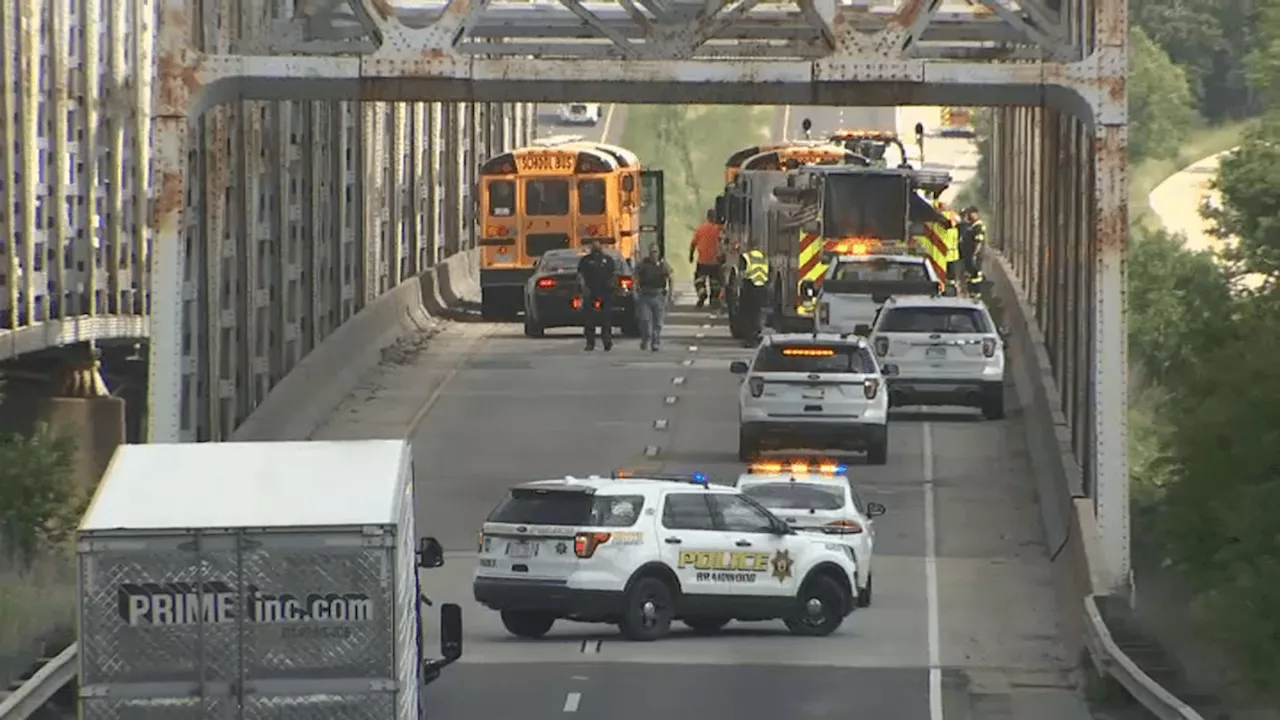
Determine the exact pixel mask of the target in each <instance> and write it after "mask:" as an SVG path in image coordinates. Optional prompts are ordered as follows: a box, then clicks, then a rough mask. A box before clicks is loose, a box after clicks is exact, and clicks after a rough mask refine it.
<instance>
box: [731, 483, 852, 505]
mask: <svg viewBox="0 0 1280 720" xmlns="http://www.w3.org/2000/svg"><path fill="white" fill-rule="evenodd" d="M742 494H744V495H746V496H748V497H750V498H752V499H754V500H755V501H756V502H758V503H760V504H761V505H763V506H765V507H767V508H769V509H771V510H839V509H840V508H842V507H844V492H843V491H842V490H841V489H840V488H835V487H827V486H825V485H814V484H810V483H765V484H760V485H747V486H746V487H744V488H742Z"/></svg>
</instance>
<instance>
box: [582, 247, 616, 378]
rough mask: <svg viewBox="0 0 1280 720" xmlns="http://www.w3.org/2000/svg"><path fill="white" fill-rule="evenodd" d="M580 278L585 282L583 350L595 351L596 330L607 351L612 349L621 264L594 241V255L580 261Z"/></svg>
mask: <svg viewBox="0 0 1280 720" xmlns="http://www.w3.org/2000/svg"><path fill="white" fill-rule="evenodd" d="M578 279H579V280H580V281H581V283H582V313H583V323H582V333H583V335H584V336H585V337H586V339H587V346H586V347H585V348H583V349H584V350H595V349H596V327H597V326H599V328H600V339H601V340H602V341H603V342H604V349H605V352H608V351H610V350H612V349H613V292H614V288H616V287H617V285H618V264H617V263H615V262H614V261H613V258H611V257H609V255H608V254H607V253H605V252H604V251H603V250H601V249H600V241H599V240H596V239H592V240H591V252H588V253H587V254H586V255H583V256H582V259H581V260H579V261H578Z"/></svg>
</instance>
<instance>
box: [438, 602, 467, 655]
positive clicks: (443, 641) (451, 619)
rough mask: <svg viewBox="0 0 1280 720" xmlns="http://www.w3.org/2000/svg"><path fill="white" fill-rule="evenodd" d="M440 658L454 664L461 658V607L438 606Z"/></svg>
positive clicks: (446, 604) (450, 605) (448, 604)
mask: <svg viewBox="0 0 1280 720" xmlns="http://www.w3.org/2000/svg"><path fill="white" fill-rule="evenodd" d="M440 657H442V658H444V659H445V660H448V661H449V662H454V661H455V660H457V659H458V658H460V657H462V606H460V605H458V604H457V603H445V604H443V605H441V606H440Z"/></svg>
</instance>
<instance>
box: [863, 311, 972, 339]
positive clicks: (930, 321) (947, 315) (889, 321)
mask: <svg viewBox="0 0 1280 720" xmlns="http://www.w3.org/2000/svg"><path fill="white" fill-rule="evenodd" d="M877 330H878V331H879V332H902V333H985V332H990V329H989V326H988V325H987V319H986V318H985V317H983V315H982V312H981V311H979V310H977V309H975V308H964V307H911V308H893V309H891V310H889V312H888V313H887V314H886V315H885V318H884V321H883V322H881V323H880V327H879V328H877Z"/></svg>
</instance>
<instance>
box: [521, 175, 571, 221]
mask: <svg viewBox="0 0 1280 720" xmlns="http://www.w3.org/2000/svg"><path fill="white" fill-rule="evenodd" d="M524 209H525V214H526V215H536V216H541V217H549V216H559V215H568V214H569V181H568V180H525V181H524Z"/></svg>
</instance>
